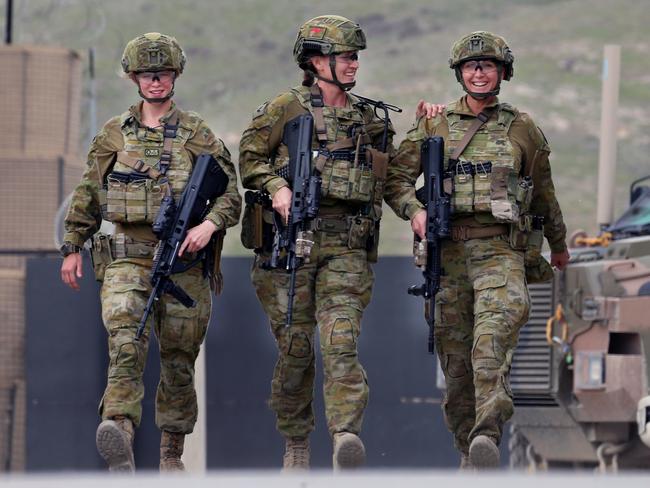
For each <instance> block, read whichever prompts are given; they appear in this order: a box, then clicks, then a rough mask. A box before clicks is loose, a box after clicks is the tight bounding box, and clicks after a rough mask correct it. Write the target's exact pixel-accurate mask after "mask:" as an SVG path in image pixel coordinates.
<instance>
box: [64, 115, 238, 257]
mask: <svg viewBox="0 0 650 488" xmlns="http://www.w3.org/2000/svg"><path fill="white" fill-rule="evenodd" d="M140 106H141V105H140V104H137V105H134V106H132V107H131V108H130V109H129V110H128V111H127V112H125V113H123V114H122V115H120V116H117V117H113V118H112V119H110V120H109V121H108V122H106V124H105V125H104V127H102V129H101V130H100V131H99V133H98V134H97V135H96V136H95V138H94V139H93V142H92V144H91V145H90V150H89V152H88V159H87V166H86V169H85V171H84V173H83V175H82V177H81V182H80V183H79V185H77V187H76V188H75V190H74V194H73V197H72V200H71V202H70V208H69V210H68V213H67V215H66V218H65V229H66V233H65V235H64V237H63V240H64V242H70V243H71V244H74V245H76V246H79V247H82V246H83V244H84V242H85V241H86V240H87V239H89V238H90V237H91V236H92V235H93V234H94V233H95V232H97V231H98V230H99V226H100V224H101V212H100V202H99V188H100V186H101V185H103V184H104V181H105V179H106V176H107V175H108V174H109V173H110V172H111V171H112V170H113V169H114V168H115V166H116V157H117V156H116V155H117V153H118V152H120V151H127V152H129V153H130V154H133V155H137V156H139V157H140V156H142V158H143V159H144V160H145V162H147V164H153V163H155V162H156V161H157V160H158V158H159V154H160V151H162V143H163V136H162V129H157V130H155V131H151V130H148V131H147V130H144V129H143V128H142V124H141V122H140ZM174 113H178V114H179V117H180V120H179V129H178V131H177V136H176V139H175V140H174V145H173V149H172V163H171V165H170V169H169V171H168V176H169V179H170V182H171V185H172V190H173V191H174V196H175V197H178V196H180V194H181V193H182V189H183V188H182V186H181V185H179V183H178V182H177V181H180V182H181V183H182V185H183V186H184V184H185V182H186V181H187V178H188V174H189V170H190V168H191V164H192V161H194V160H195V159H196V158H197V157H198V156H199V155H200V154H201V153H209V154H212V155H213V156H214V157H215V159H217V160H218V161H219V165H220V166H221V167H222V168H223V170H224V171H225V173H226V174H227V175H228V187H227V189H226V193H225V194H224V195H223V196H221V197H220V198H219V199H217V201H216V202H215V203H214V205H213V207H212V208H211V209H210V211H209V213H208V215H207V216H206V219H207V220H210V221H212V222H213V223H214V224H215V225H216V226H217V230H224V229H226V228H227V227H231V226H233V225H235V224H237V222H238V221H239V214H240V211H241V196H240V195H239V191H238V190H237V173H236V171H235V167H234V166H233V164H232V161H231V160H230V153H229V152H228V149H226V146H225V145H224V143H223V142H222V141H221V140H220V139H218V138H217V137H215V135H214V133H213V132H212V131H211V130H210V128H209V127H208V126H207V124H206V123H205V122H204V121H203V120H202V119H201V117H200V116H199V115H198V114H197V113H195V112H189V111H184V110H180V109H178V108H176V106H175V105H174V104H172V108H171V110H170V111H169V112H168V113H167V114H166V115H165V116H164V117H162V118H161V119H160V121H161V123H162V124H164V123H165V122H167V121H168V120H169V119H170V118H171V117H172V116H173V115H174ZM145 149H149V151H151V150H152V149H157V154H158V156H155V155H154V156H147V155H146V154H145ZM118 168H119V169H120V170H121V171H129V172H130V171H131V170H130V169H129V168H126V167H123V166H120V165H119V164H118ZM156 168H157V166H156ZM157 169H158V168H157ZM175 182H176V183H175ZM116 232H121V233H124V234H127V235H128V236H130V237H132V238H134V239H136V240H139V241H155V240H156V237H155V236H154V234H153V232H152V231H151V225H149V224H144V223H139V224H138V223H133V224H121V223H120V224H118V225H117V229H116Z"/></svg>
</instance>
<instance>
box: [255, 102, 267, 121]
mask: <svg viewBox="0 0 650 488" xmlns="http://www.w3.org/2000/svg"><path fill="white" fill-rule="evenodd" d="M268 105H269V102H264V103H263V104H262V105H260V106H259V107H257V108H256V109H255V112H253V118H254V119H256V118H257V117H259V116H261V115H264V114H265V113H266V107H268Z"/></svg>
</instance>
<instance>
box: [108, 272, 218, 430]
mask: <svg viewBox="0 0 650 488" xmlns="http://www.w3.org/2000/svg"><path fill="white" fill-rule="evenodd" d="M150 272H151V265H150V264H149V265H143V264H141V263H139V262H137V261H134V260H129V259H119V260H116V261H113V262H112V263H111V264H110V265H109V266H108V268H107V269H106V276H105V279H104V284H103V286H102V290H101V300H102V319H103V321H104V326H105V327H106V331H107V332H108V351H109V357H110V363H109V366H108V382H107V385H106V390H105V391H104V396H103V397H102V401H101V404H100V408H99V413H100V415H101V416H102V419H103V420H106V419H109V418H113V417H115V416H116V415H125V416H127V417H129V418H130V419H131V420H132V421H133V423H134V424H135V425H136V426H138V425H139V424H140V419H141V417H142V407H141V402H142V398H143V397H144V385H143V383H142V375H143V372H144V366H145V363H146V358H147V351H148V348H149V339H150V336H151V328H152V326H153V328H154V331H155V334H156V336H157V338H158V343H159V346H160V383H159V384H158V390H157V392H156V425H157V426H158V428H160V429H161V430H166V431H169V432H177V433H182V434H189V433H190V432H192V430H193V428H194V424H195V423H196V417H197V404H196V392H195V390H194V362H195V360H196V357H197V355H198V353H199V348H200V346H201V343H202V342H203V339H204V337H205V334H206V331H207V327H208V322H209V319H210V311H211V300H210V286H209V283H208V280H207V279H206V278H204V277H203V274H202V273H203V271H202V269H201V266H195V267H193V268H192V269H190V270H188V271H186V272H184V273H179V274H176V275H174V277H173V279H174V282H175V283H176V284H177V285H179V286H180V287H181V288H183V289H184V290H185V291H186V292H187V293H188V294H189V295H190V296H191V297H192V298H194V300H196V302H197V305H196V307H193V308H186V307H184V306H183V305H181V303H180V302H178V301H177V300H176V299H174V298H172V297H170V296H169V295H163V296H162V297H161V298H160V300H159V301H158V302H157V303H156V305H155V307H154V313H153V314H152V316H150V318H149V320H148V322H147V326H146V329H145V332H144V334H143V335H142V338H141V339H140V341H136V340H135V331H136V329H137V328H138V323H139V322H140V318H141V317H142V310H144V307H145V305H146V303H147V299H148V298H149V295H150V294H151V283H150V281H149V274H150Z"/></svg>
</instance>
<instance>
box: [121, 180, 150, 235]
mask: <svg viewBox="0 0 650 488" xmlns="http://www.w3.org/2000/svg"><path fill="white" fill-rule="evenodd" d="M146 184H147V182H146V180H144V179H142V180H135V181H132V182H129V183H127V185H126V188H125V191H124V201H125V206H126V220H127V222H130V223H134V224H135V223H140V222H146V221H147V188H146Z"/></svg>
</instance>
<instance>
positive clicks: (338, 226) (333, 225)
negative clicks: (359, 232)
mask: <svg viewBox="0 0 650 488" xmlns="http://www.w3.org/2000/svg"><path fill="white" fill-rule="evenodd" d="M351 222H352V219H351V217H349V216H346V215H342V216H340V217H339V218H338V219H337V218H331V217H330V218H323V217H316V218H315V219H313V220H312V221H311V225H310V229H311V230H320V231H322V232H332V233H339V232H347V231H348V230H350V224H351Z"/></svg>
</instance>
